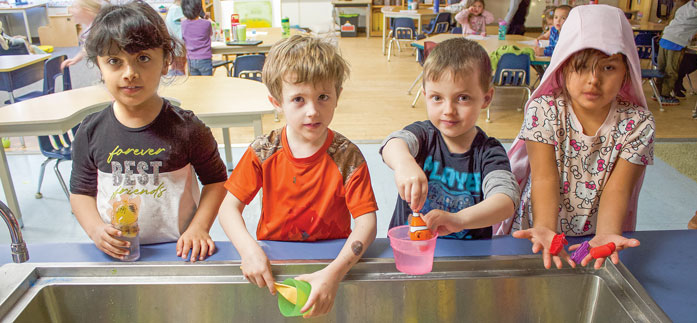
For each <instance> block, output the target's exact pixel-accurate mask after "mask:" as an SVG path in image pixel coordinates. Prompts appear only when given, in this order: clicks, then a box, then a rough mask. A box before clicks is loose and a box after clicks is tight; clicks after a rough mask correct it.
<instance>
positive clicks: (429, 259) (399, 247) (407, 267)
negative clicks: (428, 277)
mask: <svg viewBox="0 0 697 323" xmlns="http://www.w3.org/2000/svg"><path fill="white" fill-rule="evenodd" d="M387 236H388V237H389V238H390V246H391V247H392V252H394V263H395V265H396V266H397V270H399V271H401V272H403V273H405V274H409V275H423V274H428V273H430V272H431V269H433V253H434V252H435V250H436V240H437V238H438V234H434V235H433V238H431V239H428V240H418V241H415V240H411V239H409V226H408V225H402V226H398V227H394V228H392V229H390V230H389V231H387Z"/></svg>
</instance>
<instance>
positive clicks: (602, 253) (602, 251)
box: [591, 242, 617, 259]
mask: <svg viewBox="0 0 697 323" xmlns="http://www.w3.org/2000/svg"><path fill="white" fill-rule="evenodd" d="M615 249H617V247H616V246H615V243H614V242H610V243H608V244H606V245H602V246H600V247H595V248H592V249H591V256H592V257H593V259H598V258H604V257H609V256H610V255H611V254H612V253H613V252H614V251H615Z"/></svg>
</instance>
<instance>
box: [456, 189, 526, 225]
mask: <svg viewBox="0 0 697 323" xmlns="http://www.w3.org/2000/svg"><path fill="white" fill-rule="evenodd" d="M514 211H515V210H514V205H513V200H511V198H510V197H509V196H508V195H506V194H503V193H497V194H494V195H492V196H489V197H488V198H487V199H485V200H484V201H481V202H480V203H477V204H475V205H472V206H470V207H468V208H464V209H462V210H460V211H459V212H457V214H456V215H457V216H458V217H461V218H462V220H463V221H462V223H463V226H462V228H461V230H464V229H477V228H484V227H488V226H491V225H494V224H496V223H499V222H501V221H503V220H505V219H507V218H510V217H511V215H512V214H513V212H514Z"/></svg>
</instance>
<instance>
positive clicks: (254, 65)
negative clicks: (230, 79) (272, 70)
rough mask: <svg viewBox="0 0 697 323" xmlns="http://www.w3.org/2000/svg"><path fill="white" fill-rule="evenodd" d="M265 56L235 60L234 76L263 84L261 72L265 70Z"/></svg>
mask: <svg viewBox="0 0 697 323" xmlns="http://www.w3.org/2000/svg"><path fill="white" fill-rule="evenodd" d="M265 60H266V57H265V56H264V55H261V54H258V55H243V56H237V58H235V63H234V64H233V76H234V77H239V78H243V79H250V80H255V81H259V82H261V70H262V69H263V68H264V61H265Z"/></svg>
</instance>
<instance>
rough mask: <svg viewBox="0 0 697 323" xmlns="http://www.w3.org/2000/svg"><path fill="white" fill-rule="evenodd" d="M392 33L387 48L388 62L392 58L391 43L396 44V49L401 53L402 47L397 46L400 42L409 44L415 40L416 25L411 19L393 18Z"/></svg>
mask: <svg viewBox="0 0 697 323" xmlns="http://www.w3.org/2000/svg"><path fill="white" fill-rule="evenodd" d="M393 31H394V32H393V33H392V38H390V42H389V44H388V47H387V61H388V62H389V61H390V57H391V56H392V43H396V44H397V48H398V49H399V50H400V51H401V50H402V46H401V45H400V44H399V42H400V41H408V42H409V43H411V42H413V41H414V40H416V25H414V20H412V19H411V18H395V19H394V29H393ZM395 55H397V53H395Z"/></svg>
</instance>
